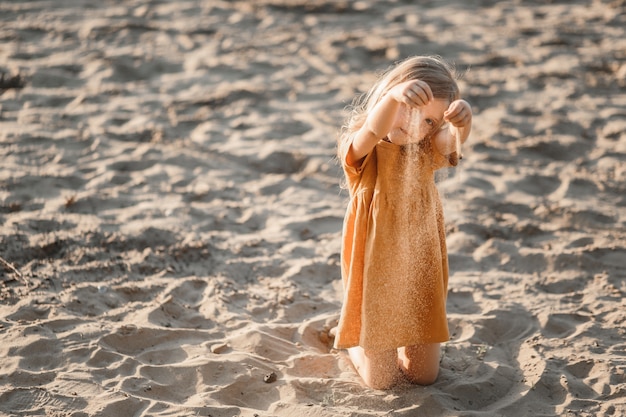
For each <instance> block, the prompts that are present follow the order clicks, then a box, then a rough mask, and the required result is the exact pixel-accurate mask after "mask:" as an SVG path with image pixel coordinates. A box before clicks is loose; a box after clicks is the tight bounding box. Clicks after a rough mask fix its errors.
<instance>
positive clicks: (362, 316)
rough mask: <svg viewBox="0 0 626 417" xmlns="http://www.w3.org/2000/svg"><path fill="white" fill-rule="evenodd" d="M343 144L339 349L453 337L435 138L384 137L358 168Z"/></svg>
mask: <svg viewBox="0 0 626 417" xmlns="http://www.w3.org/2000/svg"><path fill="white" fill-rule="evenodd" d="M346 154H347V148H346V149H340V155H341V157H342V162H343V167H344V172H345V175H346V180H347V185H348V188H349V192H350V202H349V205H348V208H347V211H346V215H345V219H344V226H343V241H342V250H341V273H342V281H343V288H344V301H343V306H342V310H341V317H340V319H339V325H338V328H337V334H336V337H335V347H336V348H337V349H345V348H349V347H353V346H361V347H363V348H365V349H370V350H373V351H380V350H387V349H393V348H398V347H401V346H410V345H415V344H421V343H438V342H445V341H447V340H449V334H448V323H447V318H446V295H447V290H448V255H447V249H446V241H445V229H444V220H443V210H442V205H441V200H440V198H439V193H438V192H437V188H436V185H435V179H434V173H435V170H437V169H439V168H442V167H444V166H450V163H449V162H448V159H447V158H446V157H445V156H443V155H441V154H439V153H438V152H435V151H434V149H433V143H432V140H430V139H426V140H423V141H421V142H420V143H414V144H409V145H395V144H392V143H390V142H387V141H380V142H379V143H378V144H377V145H376V147H375V148H374V150H373V151H372V152H371V153H370V154H369V155H368V156H367V157H366V158H365V159H364V160H363V162H362V164H361V166H360V167H358V168H353V167H350V166H348V165H347V164H346Z"/></svg>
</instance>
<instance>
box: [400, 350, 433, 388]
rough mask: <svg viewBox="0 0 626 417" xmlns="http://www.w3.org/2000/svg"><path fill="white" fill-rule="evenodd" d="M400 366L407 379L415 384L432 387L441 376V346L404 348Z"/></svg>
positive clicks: (401, 353)
mask: <svg viewBox="0 0 626 417" xmlns="http://www.w3.org/2000/svg"><path fill="white" fill-rule="evenodd" d="M400 357H401V360H400V364H401V368H402V371H403V372H404V374H405V375H406V377H407V378H408V379H409V380H410V381H411V382H412V383H414V384H419V385H431V384H433V383H434V382H435V381H436V380H437V377H438V376H439V359H440V355H439V344H429V345H417V346H409V347H406V348H402V349H401V352H400Z"/></svg>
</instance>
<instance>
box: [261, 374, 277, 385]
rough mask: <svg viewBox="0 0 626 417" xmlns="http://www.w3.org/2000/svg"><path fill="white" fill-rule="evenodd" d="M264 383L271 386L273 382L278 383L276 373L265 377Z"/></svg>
mask: <svg viewBox="0 0 626 417" xmlns="http://www.w3.org/2000/svg"><path fill="white" fill-rule="evenodd" d="M263 382H265V383H266V384H271V383H272V382H276V372H270V373H269V374H266V375H265V376H264V377H263Z"/></svg>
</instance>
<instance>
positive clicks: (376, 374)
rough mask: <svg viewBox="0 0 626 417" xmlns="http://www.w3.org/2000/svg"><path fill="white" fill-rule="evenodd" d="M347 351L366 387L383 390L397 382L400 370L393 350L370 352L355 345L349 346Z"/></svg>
mask: <svg viewBox="0 0 626 417" xmlns="http://www.w3.org/2000/svg"><path fill="white" fill-rule="evenodd" d="M348 352H349V354H350V358H351V359H352V363H353V364H354V367H355V368H356V370H357V372H358V373H359V375H360V376H361V378H362V379H363V382H364V383H365V384H366V385H367V386H368V387H370V388H373V389H378V390H385V389H389V388H391V387H393V386H394V385H396V384H397V383H398V380H399V379H400V377H401V372H400V369H399V367H398V356H397V352H396V351H395V350H390V351H384V352H370V351H365V350H363V349H362V348H360V347H356V348H350V349H349V350H348Z"/></svg>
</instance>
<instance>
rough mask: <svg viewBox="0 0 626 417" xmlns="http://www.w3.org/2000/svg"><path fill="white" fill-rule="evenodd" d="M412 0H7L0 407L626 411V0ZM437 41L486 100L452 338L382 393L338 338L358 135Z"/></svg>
mask: <svg viewBox="0 0 626 417" xmlns="http://www.w3.org/2000/svg"><path fill="white" fill-rule="evenodd" d="M411 3H412V2H404V1H389V2H383V1H373V0H364V1H358V2H348V1H331V0H318V1H304V0H258V1H218V0H214V1H185V0H181V1H158V0H129V1H123V2H122V1H99V2H91V1H85V0H83V1H70V0H64V1H28V2H22V1H17V0H14V1H3V2H2V3H0V72H3V73H4V74H5V75H4V78H3V80H2V86H4V88H3V89H2V90H0V92H2V95H1V96H0V155H1V161H2V164H1V166H0V256H1V257H2V259H3V260H5V261H6V263H7V264H6V265H4V264H3V265H0V279H1V282H0V414H2V415H8V416H36V415H46V416H76V417H77V416H196V415H197V416H213V417H218V416H257V415H258V416H311V417H322V416H416V415H424V416H553V415H565V416H621V415H626V377H625V371H626V337H625V333H626V301H625V294H626V282H625V278H626V272H625V271H626V5H625V3H624V2H623V1H620V0H613V1H573V2H558V1H555V2H552V1H550V2H521V1H503V2H496V1H466V2H453V1H439V2H419V3H420V5H419V6H416V5H413V4H411ZM414 54H440V55H442V56H444V57H445V58H446V59H448V60H451V61H454V62H455V63H456V64H457V67H458V69H459V70H460V71H461V72H464V76H463V78H462V80H461V81H460V84H461V87H462V89H463V91H464V97H465V98H466V99H467V100H468V101H469V102H470V103H471V104H472V106H473V110H474V129H473V132H472V135H471V137H470V139H469V141H468V142H467V144H466V145H465V146H464V149H463V151H464V159H463V161H462V162H461V164H460V165H459V167H457V168H455V169H450V170H447V171H446V172H443V173H442V174H441V175H440V176H439V180H440V182H439V187H440V191H441V193H442V194H443V195H444V205H445V210H446V228H447V234H448V246H449V250H450V270H451V277H450V293H449V299H448V312H449V323H450V330H451V334H452V339H451V340H450V342H449V343H447V344H445V345H444V347H443V359H442V363H441V374H440V377H439V379H438V381H437V382H436V383H435V384H434V385H432V386H429V387H419V386H413V385H408V384H401V385H399V386H398V387H396V388H394V389H391V390H389V391H375V390H371V389H368V388H365V387H364V386H363V385H362V383H361V381H360V380H359V378H358V377H357V375H356V374H355V372H354V370H353V369H352V367H351V365H350V363H349V361H348V360H347V357H346V354H345V352H341V351H335V350H333V349H331V341H330V340H328V337H327V332H328V329H329V328H330V327H332V326H333V325H334V323H335V322H336V320H337V318H338V314H339V308H340V305H341V285H340V276H339V265H338V262H339V250H340V247H339V245H340V231H341V224H342V218H343V214H344V208H345V205H346V203H347V193H346V191H345V190H342V189H341V188H340V187H339V184H340V181H341V172H340V168H339V166H338V164H337V162H336V159H335V157H334V155H335V139H336V135H337V132H338V130H339V127H340V126H341V123H342V122H343V120H344V116H345V112H344V108H345V106H346V105H347V104H348V103H350V101H351V100H352V98H353V97H354V96H355V95H356V94H359V93H362V92H364V91H365V90H367V89H368V88H369V86H370V85H371V83H372V81H373V80H374V78H375V76H376V74H377V73H378V72H379V71H381V70H383V69H385V68H386V67H387V66H388V65H389V64H390V63H392V62H393V61H395V60H398V59H401V58H404V57H406V56H409V55H414ZM16 87H23V88H16ZM12 267H13V268H15V270H14V269H12Z"/></svg>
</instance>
